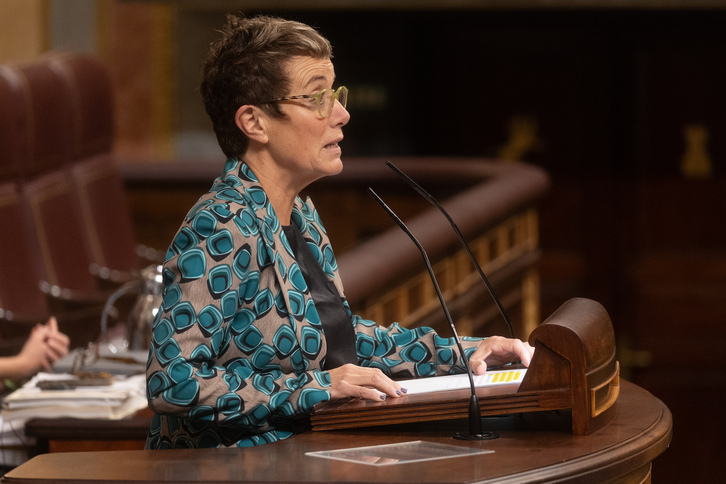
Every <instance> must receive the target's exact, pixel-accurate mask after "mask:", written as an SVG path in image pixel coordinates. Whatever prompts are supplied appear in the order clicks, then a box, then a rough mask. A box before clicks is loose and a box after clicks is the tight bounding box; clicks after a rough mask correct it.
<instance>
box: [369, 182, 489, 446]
mask: <svg viewBox="0 0 726 484" xmlns="http://www.w3.org/2000/svg"><path fill="white" fill-rule="evenodd" d="M368 193H369V194H370V195H371V196H372V197H373V199H374V200H375V201H376V202H378V204H379V205H380V206H381V208H383V210H385V211H386V213H387V214H388V215H389V216H390V217H391V218H392V219H393V221H394V222H396V224H398V226H399V227H401V229H402V230H403V231H404V232H406V235H408V236H409V237H410V238H411V240H412V241H413V243H414V244H416V247H418V250H419V251H420V252H421V256H422V257H423V260H424V263H425V264H426V269H427V270H428V271H429V276H431V282H433V283H434V289H435V290H436V295H437V296H438V297H439V302H440V303H441V308H442V309H443V310H444V315H445V316H446V320H447V321H448V322H449V326H451V331H452V332H453V333H454V340H455V341H456V345H457V346H458V348H459V353H460V354H461V361H463V362H464V367H465V368H466V372H467V374H468V375H469V385H470V386H471V398H470V399H469V432H457V433H455V434H454V438H455V439H460V440H491V439H496V438H498V437H499V435H497V434H495V433H494V432H482V429H481V410H480V409H479V399H478V398H477V396H476V386H475V385H474V374H473V373H472V370H471V366H470V365H469V358H467V356H466V354H465V353H464V347H463V346H462V344H461V338H459V334H458V333H457V332H456V326H454V321H453V320H452V319H451V314H450V313H449V308H448V307H447V306H446V301H444V295H443V294H442V293H441V289H440V288H439V283H438V281H437V280H436V275H435V274H434V270H433V268H432V267H431V262H430V261H429V256H428V254H426V250H424V248H423V246H422V245H421V243H420V242H419V241H418V240H417V239H416V237H414V235H413V234H412V233H411V231H410V230H409V229H408V227H406V224H404V223H403V221H401V219H400V218H398V215H396V214H395V213H394V212H393V210H391V209H390V208H389V207H388V205H386V203H385V202H384V201H383V200H382V199H381V197H379V196H378V194H377V193H376V192H375V191H373V189H372V188H368Z"/></svg>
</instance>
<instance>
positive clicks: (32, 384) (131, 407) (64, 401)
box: [0, 373, 147, 422]
mask: <svg viewBox="0 0 726 484" xmlns="http://www.w3.org/2000/svg"><path fill="white" fill-rule="evenodd" d="M69 378H70V379H72V378H74V377H73V376H71V375H69V374H59V373H38V374H37V375H36V376H34V377H33V378H32V379H31V380H30V381H29V382H28V383H26V384H25V385H23V386H22V387H21V388H19V389H18V390H16V391H14V392H13V393H11V394H10V395H8V396H6V397H5V399H4V400H3V404H2V411H1V412H0V415H2V419H3V421H4V422H10V421H14V420H17V419H22V420H27V419H31V418H59V417H74V418H102V419H112V420H116V419H120V418H124V417H127V416H129V415H132V414H134V413H135V412H137V411H138V410H141V409H143V408H145V407H146V406H147V403H146V392H145V384H146V376H145V375H135V376H131V377H128V378H124V377H119V376H117V377H115V379H114V380H113V382H112V383H111V384H110V385H106V386H77V387H76V388H71V389H62V390H43V389H40V388H38V386H37V384H38V382H40V381H53V380H57V381H60V380H68V379H69Z"/></svg>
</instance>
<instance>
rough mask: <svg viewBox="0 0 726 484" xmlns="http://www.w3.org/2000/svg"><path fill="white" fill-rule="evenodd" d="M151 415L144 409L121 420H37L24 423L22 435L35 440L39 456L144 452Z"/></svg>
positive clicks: (147, 409) (149, 411)
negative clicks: (49, 453)
mask: <svg viewBox="0 0 726 484" xmlns="http://www.w3.org/2000/svg"><path fill="white" fill-rule="evenodd" d="M153 415H154V413H153V412H152V411H151V409H149V408H145V409H143V410H139V411H138V412H136V413H135V414H134V415H132V416H131V417H129V418H125V419H121V420H103V419H77V418H36V419H33V420H29V421H28V422H26V423H25V435H27V436H28V437H35V441H36V445H35V447H36V451H37V452H38V453H39V454H45V453H48V452H86V451H98V450H143V449H144V447H145V445H146V436H147V434H148V432H149V427H150V426H151V418H152V417H153Z"/></svg>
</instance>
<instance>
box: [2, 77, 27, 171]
mask: <svg viewBox="0 0 726 484" xmlns="http://www.w3.org/2000/svg"><path fill="white" fill-rule="evenodd" d="M19 83H20V80H19V79H18V76H17V74H16V72H15V71H14V70H13V69H11V68H9V67H7V66H0V180H3V181H5V180H14V179H15V178H16V177H17V176H18V175H19V173H20V170H21V168H22V160H23V155H24V153H25V152H26V151H27V146H26V138H25V133H24V129H25V124H26V123H27V120H26V114H27V113H26V111H25V109H24V99H23V93H22V91H21V88H20V84H19Z"/></svg>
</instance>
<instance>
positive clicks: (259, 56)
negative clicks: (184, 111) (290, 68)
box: [200, 15, 333, 158]
mask: <svg viewBox="0 0 726 484" xmlns="http://www.w3.org/2000/svg"><path fill="white" fill-rule="evenodd" d="M221 34H222V36H221V38H219V39H218V40H216V41H215V42H213V43H212V44H211V45H210V47H209V57H208V58H207V61H206V63H205V64H204V79H203V80H202V84H201V87H200V90H201V94H202V100H203V101H204V107H205V108H206V110H207V114H208V115H209V117H210V118H211V120H212V126H213V128H214V132H215V134H216V135H217V141H218V142H219V146H220V147H221V148H222V151H223V152H224V154H225V155H227V156H228V157H237V158H241V157H242V156H244V154H245V153H246V152H247V147H248V145H249V139H248V138H247V136H245V134H244V133H242V132H241V131H240V130H239V128H238V127H237V125H236V124H235V119H234V118H235V113H236V112H237V109H238V108H239V107H240V106H244V105H245V104H258V103H264V102H265V101H269V100H272V99H278V98H281V97H284V96H286V95H288V92H287V90H288V89H289V87H290V79H288V77H287V75H286V72H285V65H286V63H287V61H289V60H290V59H291V58H292V57H295V56H310V57H314V58H320V59H324V58H332V57H333V54H332V48H331V46H330V42H328V40H327V39H325V37H323V36H322V35H320V34H319V33H318V32H317V31H316V30H315V29H313V28H312V27H310V26H308V25H305V24H303V23H300V22H295V21H291V20H285V19H281V18H277V17H269V16H257V17H252V18H246V17H245V16H244V15H228V16H227V24H226V25H225V27H224V28H223V29H222V30H221ZM260 107H261V109H264V110H265V111H266V112H268V113H270V114H271V115H273V116H283V113H282V111H281V110H280V108H279V106H278V105H277V104H276V103H269V104H261V105H260Z"/></svg>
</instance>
